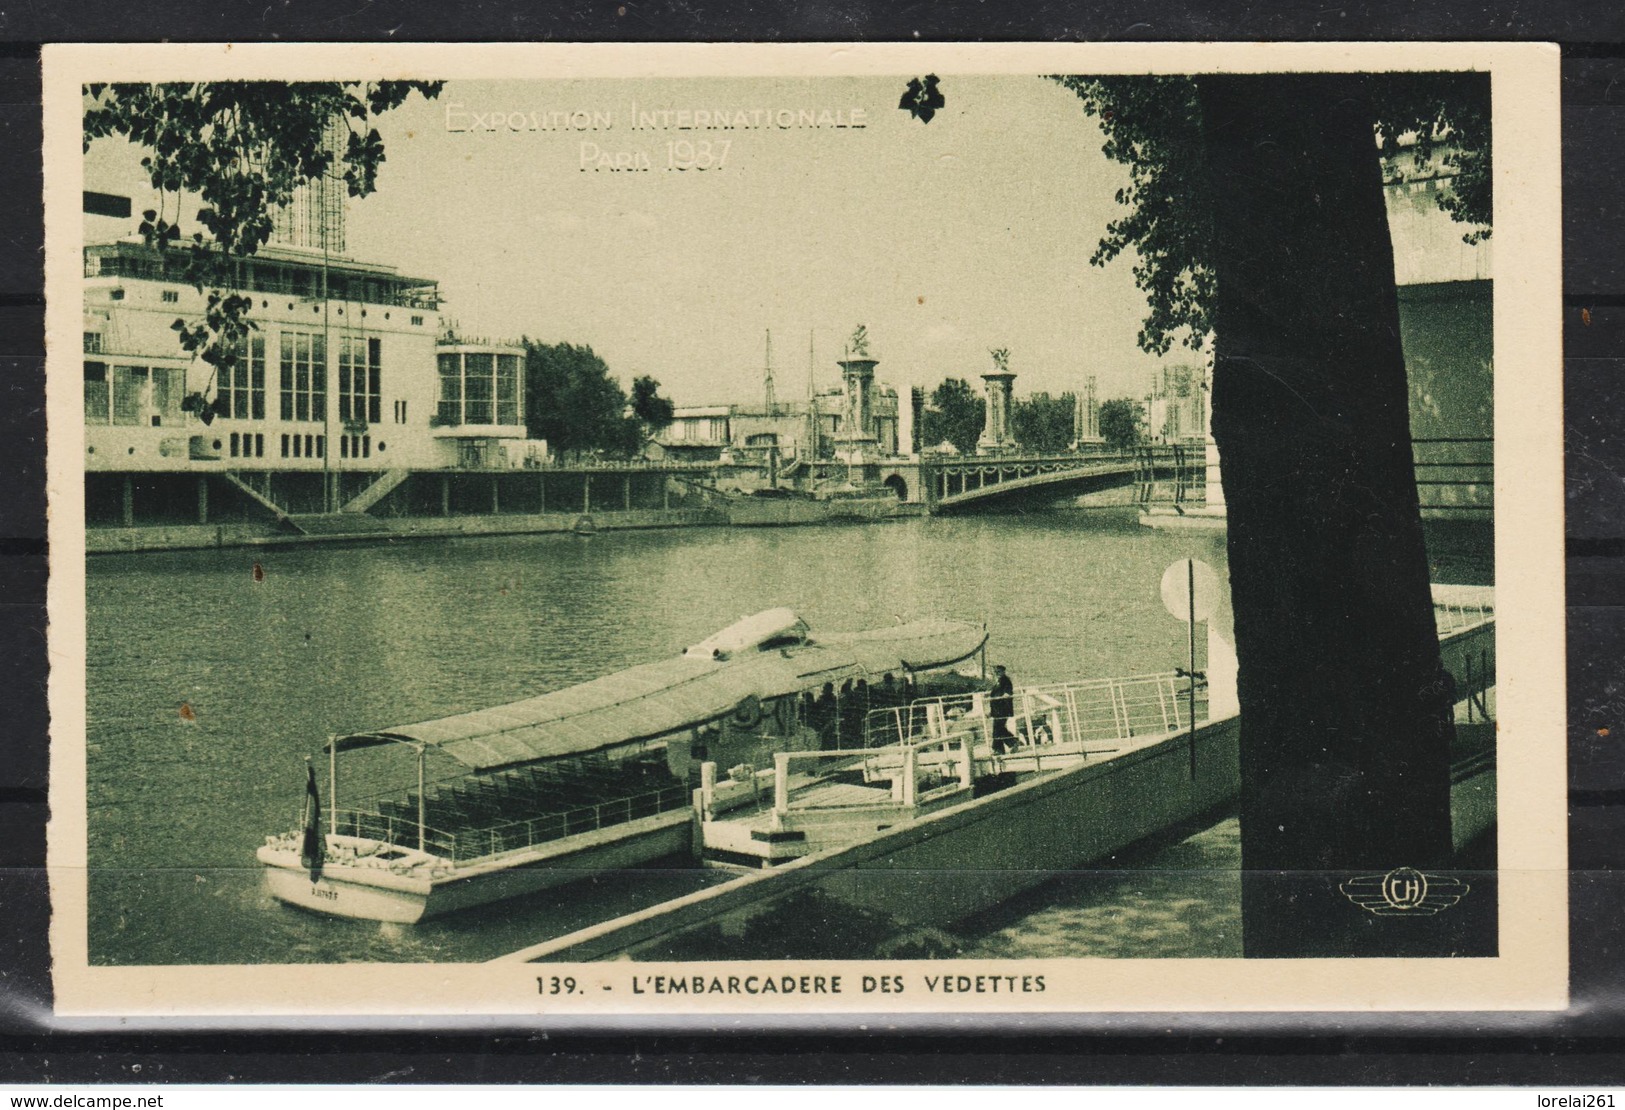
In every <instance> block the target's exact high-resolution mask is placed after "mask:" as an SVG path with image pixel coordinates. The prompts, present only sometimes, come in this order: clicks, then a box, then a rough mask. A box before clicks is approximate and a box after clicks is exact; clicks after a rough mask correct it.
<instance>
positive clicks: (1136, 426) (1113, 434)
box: [1100, 397, 1146, 450]
mask: <svg viewBox="0 0 1625 1110" xmlns="http://www.w3.org/2000/svg"><path fill="white" fill-rule="evenodd" d="M1145 419H1146V418H1145V406H1144V405H1142V404H1140V402H1138V401H1132V400H1130V399H1129V398H1127V397H1120V398H1118V399H1117V400H1115V401H1106V402H1104V403H1103V404H1102V405H1101V406H1100V437H1101V438H1102V439H1104V440H1105V441H1106V446H1107V447H1115V448H1117V449H1118V450H1123V449H1125V448H1128V447H1133V446H1134V445H1135V444H1137V443H1139V442H1140V440H1141V438H1142V436H1143V434H1144V430H1145Z"/></svg>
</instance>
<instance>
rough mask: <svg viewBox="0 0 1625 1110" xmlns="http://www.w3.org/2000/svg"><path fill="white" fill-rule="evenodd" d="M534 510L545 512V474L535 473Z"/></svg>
mask: <svg viewBox="0 0 1625 1110" xmlns="http://www.w3.org/2000/svg"><path fill="white" fill-rule="evenodd" d="M536 511H537V512H539V513H545V512H547V475H546V474H538V475H536Z"/></svg>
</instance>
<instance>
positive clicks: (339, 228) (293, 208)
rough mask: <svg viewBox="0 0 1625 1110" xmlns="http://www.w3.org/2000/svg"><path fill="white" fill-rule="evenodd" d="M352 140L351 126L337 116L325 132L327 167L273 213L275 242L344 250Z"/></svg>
mask: <svg viewBox="0 0 1625 1110" xmlns="http://www.w3.org/2000/svg"><path fill="white" fill-rule="evenodd" d="M348 141H349V127H348V126H347V125H346V124H345V122H344V120H342V119H341V118H339V117H338V116H334V117H333V118H332V119H330V120H328V122H327V127H326V129H325V130H324V131H323V133H322V149H323V150H324V151H325V152H326V153H327V156H328V163H327V170H326V171H325V172H324V173H323V174H322V175H321V176H320V177H318V178H316V179H315V180H313V181H310V182H307V183H306V184H304V185H301V186H299V187H298V188H297V189H295V190H294V191H293V197H292V199H291V200H289V201H288V203H287V204H285V205H283V206H282V207H281V208H278V209H277V210H276V211H275V212H274V213H272V215H271V241H272V242H274V243H278V244H280V245H282V246H285V247H303V248H305V249H306V250H313V251H324V252H326V253H327V254H343V253H344V200H345V196H346V194H347V192H348V187H347V186H346V184H345V181H344V173H343V164H344V163H343V157H344V151H345V147H346V146H347V145H348Z"/></svg>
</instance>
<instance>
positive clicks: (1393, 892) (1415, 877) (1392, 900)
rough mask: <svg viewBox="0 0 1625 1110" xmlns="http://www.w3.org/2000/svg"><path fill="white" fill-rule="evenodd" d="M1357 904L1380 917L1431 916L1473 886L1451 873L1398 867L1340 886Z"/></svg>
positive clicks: (1447, 906)
mask: <svg viewBox="0 0 1625 1110" xmlns="http://www.w3.org/2000/svg"><path fill="white" fill-rule="evenodd" d="M1338 889H1339V890H1341V891H1342V892H1343V894H1344V896H1345V897H1346V898H1348V900H1349V901H1350V902H1353V903H1354V904H1355V905H1356V906H1359V907H1360V908H1361V909H1363V910H1365V911H1367V912H1368V913H1373V914H1375V915H1376V916H1378V917H1431V916H1432V915H1434V914H1436V913H1442V912H1443V911H1445V910H1447V909H1449V908H1450V907H1451V906H1454V905H1455V904H1456V903H1457V902H1459V901H1461V900H1462V898H1464V897H1465V896H1466V895H1467V894H1468V893H1469V892H1470V891H1471V890H1472V887H1470V886H1468V885H1467V884H1466V883H1464V882H1462V881H1461V880H1460V879H1453V878H1451V877H1450V876H1448V875H1424V874H1423V873H1422V872H1420V871H1418V870H1417V869H1416V868H1414V867H1396V868H1394V869H1393V870H1392V871H1390V872H1388V873H1387V874H1386V875H1358V876H1356V877H1354V878H1352V879H1349V880H1348V881H1347V882H1345V883H1342V884H1340V885H1339V886H1338Z"/></svg>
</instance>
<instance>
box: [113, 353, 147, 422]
mask: <svg viewBox="0 0 1625 1110" xmlns="http://www.w3.org/2000/svg"><path fill="white" fill-rule="evenodd" d="M151 384H152V383H151V378H150V375H149V372H148V370H147V368H146V367H145V366H115V367H113V423H115V424H125V425H134V424H140V423H141V422H142V421H141V416H142V414H143V413H144V412H145V411H146V409H147V390H148V387H149V386H150V385H151Z"/></svg>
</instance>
